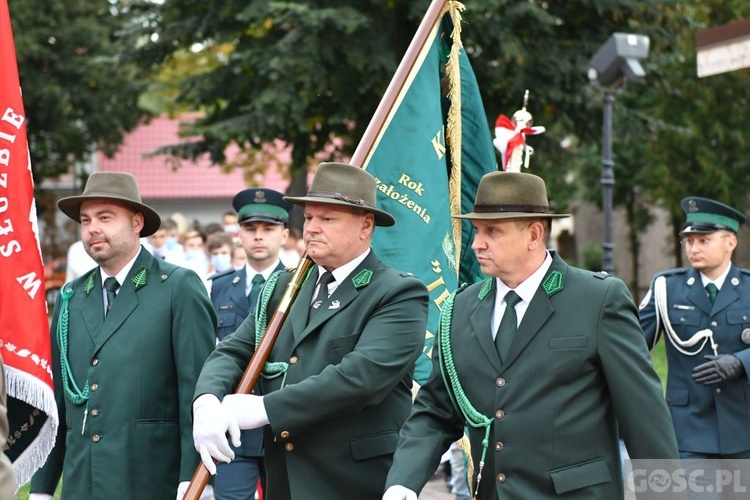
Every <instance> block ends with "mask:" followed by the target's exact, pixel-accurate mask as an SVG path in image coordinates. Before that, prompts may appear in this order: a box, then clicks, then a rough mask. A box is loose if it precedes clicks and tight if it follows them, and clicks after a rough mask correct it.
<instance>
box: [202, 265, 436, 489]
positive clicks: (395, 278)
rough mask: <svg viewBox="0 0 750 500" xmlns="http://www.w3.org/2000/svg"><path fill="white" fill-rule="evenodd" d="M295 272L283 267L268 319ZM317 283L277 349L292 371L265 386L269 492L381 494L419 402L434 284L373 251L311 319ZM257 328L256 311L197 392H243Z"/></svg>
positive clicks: (214, 360)
mask: <svg viewBox="0 0 750 500" xmlns="http://www.w3.org/2000/svg"><path fill="white" fill-rule="evenodd" d="M290 278H291V274H290V273H283V274H282V275H281V277H280V279H279V282H278V284H277V285H276V287H275V289H274V291H273V295H272V296H271V300H270V303H269V307H268V316H269V317H270V315H271V313H272V312H273V311H275V310H276V307H277V305H278V303H279V299H280V297H281V296H282V293H283V291H284V289H285V288H286V284H287V283H288V282H289V280H290ZM316 281H317V270H313V272H312V273H311V274H310V276H309V277H308V279H307V281H305V283H304V285H303V286H302V288H301V289H300V292H299V295H298V297H297V299H296V301H295V302H294V304H293V305H292V307H291V310H290V312H289V316H288V318H287V320H286V321H285V323H284V325H283V327H282V329H281V331H280V333H279V337H278V339H277V341H276V344H275V346H274V348H273V351H272V352H271V355H270V357H269V361H272V362H284V363H286V364H287V366H288V370H287V372H286V374H285V375H279V376H277V377H275V378H271V379H265V378H262V379H261V381H260V384H259V386H260V390H261V393H262V394H264V395H265V399H264V402H265V407H266V411H267V413H268V418H269V421H270V422H271V424H270V426H266V428H265V439H264V446H265V457H266V471H267V487H268V490H267V492H266V493H267V495H268V498H269V499H272V500H283V499H290V498H293V499H295V500H316V499H320V500H349V499H378V498H380V496H381V495H382V494H383V486H384V484H385V477H386V474H387V473H388V468H389V467H390V465H391V459H392V456H393V452H394V451H395V449H396V444H397V442H398V430H399V429H400V427H401V425H402V424H403V422H404V420H406V417H407V416H408V415H409V411H410V410H411V402H412V399H411V385H412V380H411V373H412V371H413V369H414V362H415V361H416V359H417V357H418V356H419V353H420V352H421V349H422V346H423V343H424V336H425V328H426V320H427V300H428V295H427V290H426V288H425V286H424V285H423V284H422V282H420V281H419V280H418V279H417V278H415V277H413V276H410V275H406V274H401V273H399V272H398V271H395V270H393V269H390V268H388V267H386V266H385V265H383V264H382V263H381V262H380V261H379V260H378V258H377V257H376V256H375V255H374V254H373V253H372V252H371V253H370V254H369V255H368V256H367V257H366V258H365V260H364V261H363V262H362V263H361V264H360V265H359V266H358V267H357V268H356V269H355V270H354V271H352V273H351V274H350V275H349V276H348V277H347V278H346V279H345V280H344V281H343V282H342V283H340V284H339V287H338V288H337V289H336V291H334V293H333V294H332V295H331V296H330V297H329V299H328V301H327V302H325V303H323V305H322V306H321V309H320V311H318V312H317V314H316V315H315V317H314V318H313V319H312V321H311V322H310V323H309V324H308V321H307V320H308V313H309V310H310V303H311V302H312V297H313V290H314V289H315V284H316ZM267 286H268V285H267ZM254 330H255V319H254V317H253V316H250V317H249V318H248V319H247V320H246V321H245V322H244V323H243V324H242V325H241V326H240V328H239V329H238V330H237V332H235V334H234V335H232V336H230V337H229V338H228V339H226V340H224V341H222V342H220V343H219V345H218V347H217V349H216V351H215V352H214V353H213V354H212V355H211V357H210V358H209V359H208V361H207V362H206V366H205V367H204V368H203V371H202V372H201V376H200V379H199V380H198V386H197V388H196V396H198V395H200V394H204V393H212V394H215V395H216V396H217V397H218V398H219V399H221V398H222V397H223V396H224V395H226V394H228V393H231V392H232V391H233V390H234V388H235V387H236V385H237V382H238V380H239V378H240V376H241V374H242V372H243V371H244V369H245V366H246V365H247V363H248V360H249V359H250V356H251V355H252V353H253V351H254V345H255V331H254ZM282 385H283V388H282Z"/></svg>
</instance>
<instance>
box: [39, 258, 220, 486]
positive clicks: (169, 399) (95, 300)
mask: <svg viewBox="0 0 750 500" xmlns="http://www.w3.org/2000/svg"><path fill="white" fill-rule="evenodd" d="M144 270H145V273H144ZM135 276H138V277H139V278H140V279H135V280H134V279H133V278H134V277H135ZM135 282H137V283H135ZM69 289H72V291H73V295H72V297H71V298H70V302H69V304H68V307H69V311H70V319H69V325H68V349H67V351H68V359H69V362H70V369H71V370H72V374H73V378H74V380H75V382H76V384H77V385H78V387H79V388H80V389H81V390H83V387H84V385H85V384H86V381H88V384H89V391H90V399H89V401H88V414H87V416H86V426H85V428H84V427H83V424H84V411H85V409H86V404H85V403H84V404H82V405H75V404H73V403H72V402H71V401H70V400H69V399H68V398H67V397H66V396H65V395H64V392H63V387H62V374H61V371H60V367H61V363H60V346H59V345H58V341H57V335H56V333H55V332H56V328H57V324H58V321H59V316H58V315H59V314H60V312H61V309H62V308H61V299H60V298H58V301H57V304H56V306H55V319H54V320H53V322H52V328H51V331H52V360H53V375H54V380H55V397H56V399H57V405H58V411H59V414H60V427H59V432H58V436H57V443H56V445H55V448H54V449H53V451H52V454H51V455H50V456H49V458H48V459H47V463H46V464H45V466H44V467H43V468H42V469H40V470H39V471H38V472H37V473H36V474H35V475H34V478H33V480H32V486H31V491H32V492H46V493H53V492H54V491H55V487H56V485H57V483H58V481H59V479H60V475H61V474H62V475H63V476H64V480H63V490H62V496H63V498H64V499H69V500H81V499H94V498H107V499H123V500H134V499H137V498H138V499H141V498H143V499H154V500H161V499H164V500H172V499H174V498H175V495H176V494H177V485H178V484H179V482H180V481H189V480H190V478H191V477H192V475H193V473H194V472H195V468H196V467H197V465H198V461H199V457H198V453H197V452H196V451H195V448H194V446H193V439H192V420H191V413H190V411H191V402H192V394H193V390H194V388H195V382H196V380H197V378H198V374H199V372H200V370H201V367H202V366H203V363H204V362H205V360H206V358H207V357H208V355H209V354H210V353H211V351H212V350H213V348H214V345H215V342H216V340H215V337H216V316H215V314H214V312H213V307H212V306H211V301H210V299H209V298H208V294H207V293H206V288H205V286H204V285H203V283H202V282H201V280H200V279H199V278H198V276H197V275H196V274H195V273H194V272H193V271H190V270H188V269H184V268H181V267H177V266H174V265H172V264H169V263H167V262H165V261H163V260H161V259H155V258H154V257H153V256H152V255H151V254H150V253H148V251H146V250H145V249H143V248H141V252H140V254H139V256H138V258H137V259H136V260H135V263H134V264H133V268H132V269H131V270H130V273H128V278H127V279H126V280H125V283H123V284H122V286H121V288H120V291H119V293H118V294H117V298H116V300H115V301H114V302H113V304H112V308H111V309H110V311H109V314H108V315H107V317H106V319H105V318H104V303H103V298H102V283H101V278H100V271H99V268H98V267H96V268H94V269H93V270H91V271H89V272H88V273H86V274H84V275H83V276H81V277H80V278H78V279H76V280H75V281H73V282H72V284H71V283H68V284H67V285H65V286H64V287H63V290H62V293H61V297H62V295H64V294H65V293H66V290H69Z"/></svg>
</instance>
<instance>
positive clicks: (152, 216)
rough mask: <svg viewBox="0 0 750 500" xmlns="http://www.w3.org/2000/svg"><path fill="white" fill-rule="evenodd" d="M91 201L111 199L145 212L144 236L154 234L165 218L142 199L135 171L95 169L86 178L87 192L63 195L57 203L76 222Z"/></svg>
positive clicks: (142, 231)
mask: <svg viewBox="0 0 750 500" xmlns="http://www.w3.org/2000/svg"><path fill="white" fill-rule="evenodd" d="M88 200H111V201H116V202H118V203H122V204H123V205H126V206H128V207H130V208H131V209H132V210H134V211H135V212H140V213H142V214H143V229H141V234H140V235H141V237H145V236H150V235H152V234H154V233H155V232H156V231H157V230H158V229H159V226H161V217H159V214H158V213H157V212H156V210H154V209H153V208H151V207H149V206H148V205H145V204H144V203H143V202H142V201H141V194H140V192H139V191H138V184H137V183H136V182H135V177H133V174H129V173H127V172H94V173H93V174H91V175H90V176H89V179H88V180H87V181H86V187H84V188H83V194H81V195H80V196H68V197H67V198H61V199H60V200H59V201H58V202H57V206H58V207H59V208H60V210H62V212H63V213H64V214H65V215H67V216H68V217H70V218H71V219H73V220H74V221H76V222H79V223H80V222H81V203H83V202H84V201H88Z"/></svg>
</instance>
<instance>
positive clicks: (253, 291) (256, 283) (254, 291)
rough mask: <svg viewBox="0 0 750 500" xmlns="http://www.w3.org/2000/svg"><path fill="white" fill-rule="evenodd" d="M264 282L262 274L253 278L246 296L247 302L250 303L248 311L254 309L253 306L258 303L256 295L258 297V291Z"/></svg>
mask: <svg viewBox="0 0 750 500" xmlns="http://www.w3.org/2000/svg"><path fill="white" fill-rule="evenodd" d="M265 282H266V280H265V279H263V275H262V274H256V275H255V276H253V281H252V283H253V284H252V286H251V287H250V293H248V294H247V300H248V302H250V309H255V304H256V303H257V302H258V295H260V289H261V288H263V283H265Z"/></svg>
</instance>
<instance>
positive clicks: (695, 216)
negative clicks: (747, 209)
mask: <svg viewBox="0 0 750 500" xmlns="http://www.w3.org/2000/svg"><path fill="white" fill-rule="evenodd" d="M680 206H681V207H682V209H683V210H684V211H685V214H687V217H686V221H685V225H684V226H682V231H680V234H685V233H713V232H714V231H720V230H722V229H727V230H729V231H733V232H735V233H736V232H737V231H738V230H739V228H740V224H744V223H745V220H746V219H747V218H746V217H745V214H743V213H742V212H740V211H739V210H737V209H734V208H732V207H730V206H729V205H725V204H723V203H719V202H718V201H716V200H710V199H708V198H700V197H698V196H689V197H687V198H683V199H682V201H681V202H680Z"/></svg>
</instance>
